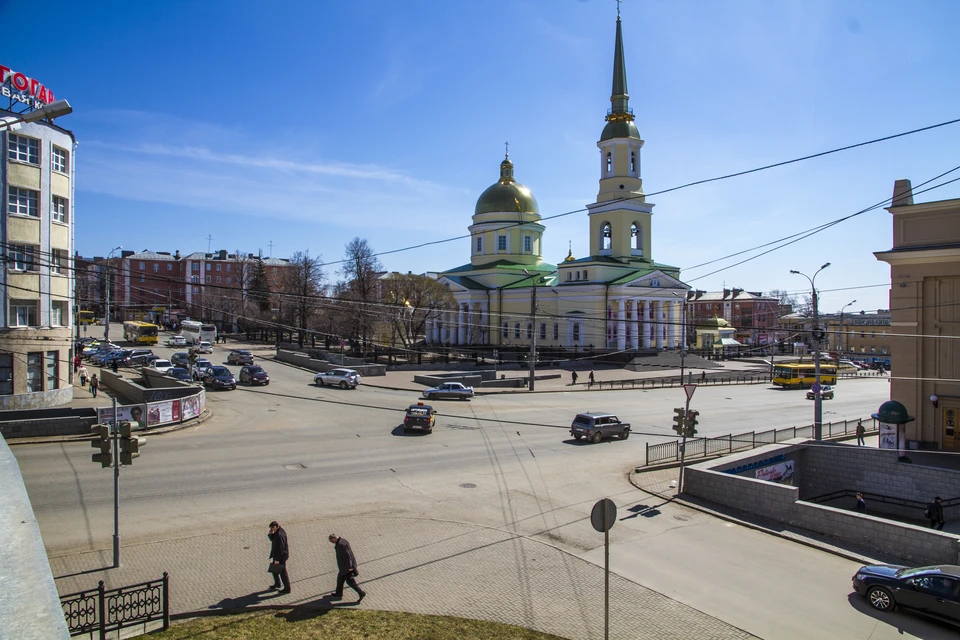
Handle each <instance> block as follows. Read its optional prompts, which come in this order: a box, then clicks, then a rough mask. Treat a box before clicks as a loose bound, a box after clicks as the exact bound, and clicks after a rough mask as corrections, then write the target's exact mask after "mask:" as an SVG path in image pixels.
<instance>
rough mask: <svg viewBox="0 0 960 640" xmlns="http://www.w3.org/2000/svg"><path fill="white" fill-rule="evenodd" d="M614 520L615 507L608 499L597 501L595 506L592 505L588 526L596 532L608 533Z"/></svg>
mask: <svg viewBox="0 0 960 640" xmlns="http://www.w3.org/2000/svg"><path fill="white" fill-rule="evenodd" d="M616 520H617V505H615V504H614V503H613V500H611V499H610V498H603V499H602V500H598V501H597V504H595V505H593V511H591V512H590V524H592V525H593V528H594V529H596V530H597V531H600V532H601V533H603V532H604V531H609V530H610V528H611V527H613V523H614V522H616Z"/></svg>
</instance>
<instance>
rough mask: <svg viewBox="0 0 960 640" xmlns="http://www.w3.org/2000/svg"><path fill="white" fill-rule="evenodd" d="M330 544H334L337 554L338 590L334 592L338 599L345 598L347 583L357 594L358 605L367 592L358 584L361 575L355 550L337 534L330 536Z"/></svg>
mask: <svg viewBox="0 0 960 640" xmlns="http://www.w3.org/2000/svg"><path fill="white" fill-rule="evenodd" d="M330 542H332V543H333V547H334V550H335V551H336V552H337V590H336V591H334V592H333V596H334V597H336V598H342V597H343V583H344V582H346V583H347V584H348V585H349V586H350V588H351V589H353V590H354V591H356V592H357V595H358V596H359V597H358V598H357V604H360V601H361V600H363V597H364V596H365V595H367V592H366V591H364V590H363V589H361V588H360V585H358V584H357V581H356V577H357V576H358V575H360V572H359V571H357V559H356V558H354V557H353V549H351V548H350V543H349V542H347V541H346V540H344V539H343V538H341V537H340V536H338V535H337V534H335V533H331V534H330Z"/></svg>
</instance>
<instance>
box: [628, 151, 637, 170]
mask: <svg viewBox="0 0 960 640" xmlns="http://www.w3.org/2000/svg"><path fill="white" fill-rule="evenodd" d="M630 175H634V176H635V175H637V154H636V152H635V151H631V152H630Z"/></svg>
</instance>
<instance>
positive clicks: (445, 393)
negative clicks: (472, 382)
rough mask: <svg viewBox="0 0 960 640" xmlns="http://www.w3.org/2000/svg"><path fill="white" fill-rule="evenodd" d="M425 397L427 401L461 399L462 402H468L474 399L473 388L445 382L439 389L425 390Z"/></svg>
mask: <svg viewBox="0 0 960 640" xmlns="http://www.w3.org/2000/svg"><path fill="white" fill-rule="evenodd" d="M423 397H424V398H426V399H427V400H435V399H437V398H459V399H460V400H467V399H468V398H472V397H473V387H466V386H464V385H463V384H461V383H459V382H444V383H443V384H441V385H440V386H439V387H433V388H432V389H424V390H423Z"/></svg>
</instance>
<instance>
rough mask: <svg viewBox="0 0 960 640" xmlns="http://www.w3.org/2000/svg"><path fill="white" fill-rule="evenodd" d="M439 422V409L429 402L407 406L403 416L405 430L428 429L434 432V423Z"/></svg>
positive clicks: (429, 431)
mask: <svg viewBox="0 0 960 640" xmlns="http://www.w3.org/2000/svg"><path fill="white" fill-rule="evenodd" d="M436 422H437V410H436V409H434V408H433V407H431V406H430V405H428V404H423V403H422V402H418V403H417V404H412V405H410V406H409V407H407V413H406V415H405V416H403V432H404V433H406V432H407V431H426V432H427V433H433V425H434V424H436Z"/></svg>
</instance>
